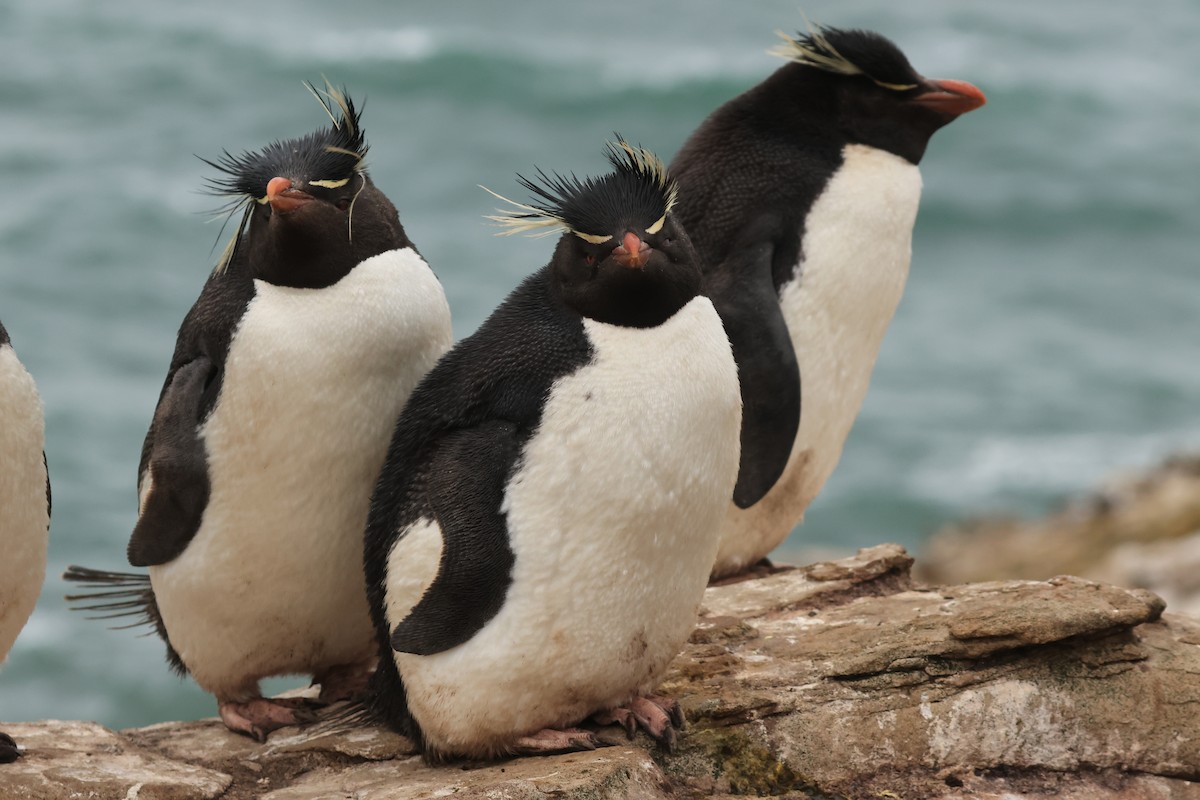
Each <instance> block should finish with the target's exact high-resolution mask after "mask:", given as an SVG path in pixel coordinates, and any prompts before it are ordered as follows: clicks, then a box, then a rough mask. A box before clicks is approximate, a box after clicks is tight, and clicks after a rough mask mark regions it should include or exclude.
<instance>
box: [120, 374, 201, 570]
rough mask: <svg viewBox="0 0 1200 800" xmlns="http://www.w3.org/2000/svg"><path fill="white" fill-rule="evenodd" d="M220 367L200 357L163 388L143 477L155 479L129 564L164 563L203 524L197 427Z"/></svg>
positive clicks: (132, 541) (132, 543) (133, 540)
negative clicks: (201, 522)
mask: <svg viewBox="0 0 1200 800" xmlns="http://www.w3.org/2000/svg"><path fill="white" fill-rule="evenodd" d="M217 377H218V375H217V368H216V366H215V365H214V364H213V362H212V361H211V360H210V359H208V358H207V357H205V356H198V357H197V358H196V359H194V360H193V361H190V362H188V363H186V364H184V365H182V366H180V367H179V368H178V369H177V370H175V372H174V374H173V375H172V377H171V380H170V382H169V383H168V385H167V388H166V389H165V390H164V391H163V394H162V397H161V399H160V400H159V402H158V408H157V409H156V410H155V412H154V421H153V422H152V423H151V426H150V435H149V436H148V437H147V452H146V456H145V458H144V461H145V465H144V468H143V473H142V480H143V481H145V480H147V479H149V480H151V481H152V483H151V486H150V491H149V493H148V495H147V496H146V498H145V502H144V503H143V505H142V510H141V514H140V515H139V516H138V521H137V525H136V527H134V529H133V536H132V537H130V539H129V549H128V556H129V563H130V564H132V565H133V566H135V567H148V566H153V565H157V564H165V563H167V562H168V561H171V560H172V559H174V558H176V557H177V556H178V555H179V554H180V553H182V552H183V551H184V549H185V548H186V547H187V545H188V542H190V541H191V540H192V537H193V536H195V535H196V531H197V530H199V528H200V521H201V519H202V518H203V516H204V508H205V506H206V505H207V504H208V493H209V480H208V464H207V459H206V457H205V452H204V442H203V441H201V439H200V436H199V428H200V425H201V423H202V422H203V420H204V417H205V415H206V414H207V411H208V410H209V409H210V408H211V407H212V402H213V398H212V389H213V387H214V386H217V385H219V383H220V382H219V381H218V380H217Z"/></svg>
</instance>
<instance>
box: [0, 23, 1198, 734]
mask: <svg viewBox="0 0 1200 800" xmlns="http://www.w3.org/2000/svg"><path fill="white" fill-rule="evenodd" d="M804 11H805V12H806V13H807V14H808V15H809V16H810V17H811V18H813V19H815V20H817V21H820V22H823V23H826V24H834V25H839V26H844V27H851V26H861V27H868V28H872V29H876V30H878V31H880V32H883V33H885V34H886V35H888V36H890V37H892V38H893V39H894V40H895V41H896V42H897V43H898V44H899V45H900V46H901V47H902V48H903V49H904V50H905V52H906V53H907V54H908V55H909V57H910V59H911V60H912V62H913V64H914V65H915V66H916V68H917V69H918V70H919V71H921V72H923V73H924V74H926V75H928V76H930V77H942V78H958V79H963V80H968V81H971V82H973V83H976V84H977V85H978V86H980V87H981V88H982V89H983V90H984V91H985V92H986V93H987V96H988V99H989V103H988V105H987V106H986V107H984V108H983V109H981V110H980V111H977V112H974V113H972V114H970V115H968V116H966V117H963V118H961V119H960V120H959V121H957V122H955V123H954V124H952V125H951V126H949V127H948V128H946V129H944V130H943V131H941V132H940V133H938V134H937V135H936V136H935V137H934V140H933V142H932V145H931V146H930V148H929V151H928V153H927V155H926V157H925V161H924V164H923V165H922V172H923V174H924V179H925V195H924V200H923V204H922V208H921V212H920V216H919V219H918V221H917V228H916V233H915V237H914V248H913V250H914V252H913V265H912V272H911V277H910V279H909V284H908V289H907V293H906V296H905V299H904V301H903V303H902V304H901V307H900V310H899V313H898V314H897V316H896V319H895V322H894V324H893V325H892V328H891V331H890V333H889V334H888V337H887V340H886V342H885V345H884V347H883V352H882V354H881V356H880V359H879V365H878V368H877V369H876V371H875V377H874V381H873V384H872V388H871V393H870V395H869V397H868V399H867V403H866V407H865V409H864V411H863V414H862V416H861V418H860V419H859V421H858V424H857V426H856V427H855V429H854V431H853V433H852V435H851V436H850V440H849V442H848V443H847V446H846V450H845V454H844V457H843V459H842V464H841V467H840V468H839V470H838V471H837V472H836V473H835V474H834V476H833V478H832V480H831V481H830V482H829V484H828V486H827V488H826V490H825V492H824V494H823V495H822V496H821V497H820V498H819V499H818V500H817V502H816V503H815V504H814V505H813V507H812V509H811V511H810V512H809V514H808V519H807V521H806V523H805V524H804V525H803V527H802V528H800V529H799V530H798V532H797V533H795V534H794V535H793V536H792V538H791V540H790V541H789V542H788V543H787V545H785V547H784V548H783V551H782V552H781V556H782V557H783V558H784V559H785V560H786V558H787V556H788V554H789V553H792V554H797V555H798V554H799V553H800V550H801V548H804V547H808V546H817V547H823V548H828V549H830V550H832V551H834V552H850V551H852V550H853V549H854V548H856V547H858V546H863V545H869V544H874V543H878V542H880V541H895V542H900V543H902V544H904V545H906V546H908V547H910V548H912V549H915V550H919V548H920V544H921V541H922V539H923V537H925V536H926V535H928V534H929V533H930V532H931V531H933V530H934V529H936V528H937V527H938V526H939V525H942V524H944V523H945V522H948V521H952V520H955V519H958V518H961V517H963V516H966V515H970V514H975V513H979V512H985V511H996V510H1002V511H1012V512H1017V513H1024V514H1033V513H1037V512H1040V511H1042V510H1045V509H1046V508H1048V507H1049V506H1050V505H1052V504H1054V503H1056V502H1057V501H1058V500H1059V499H1060V498H1062V497H1063V496H1064V495H1066V494H1068V493H1071V492H1075V491H1079V490H1081V489H1084V488H1086V487H1088V486H1089V485H1091V484H1093V483H1094V482H1095V481H1096V480H1097V479H1099V478H1100V477H1102V476H1104V475H1106V474H1108V473H1110V472H1112V471H1114V470H1118V469H1122V468H1126V467H1135V466H1139V465H1144V464H1148V463H1150V462H1152V461H1154V460H1155V459H1157V458H1158V457H1160V456H1162V455H1164V454H1166V453H1168V452H1170V451H1173V450H1176V449H1180V448H1185V447H1195V446H1198V445H1200V405H1198V403H1197V398H1200V322H1198V320H1200V314H1198V312H1197V306H1198V304H1200V294H1198V292H1197V287H1198V277H1197V262H1198V260H1200V259H1198V258H1197V255H1196V253H1197V247H1198V245H1200V239H1198V237H1197V232H1198V230H1200V224H1198V219H1200V211H1198V209H1200V169H1198V168H1200V91H1198V90H1197V88H1196V86H1197V83H1196V81H1197V80H1198V79H1200V48H1197V47H1196V46H1195V42H1196V41H1200V7H1198V6H1197V5H1196V4H1195V2H1194V1H1193V0H1156V1H1155V2H1154V3H1153V4H1151V5H1150V6H1147V5H1144V4H1130V3H1126V4H1110V5H1105V6H1104V8H1103V11H1102V12H1101V10H1100V9H1099V7H1097V6H1096V5H1095V4H1094V3H1092V2H1087V1H1086V0H1059V1H1058V2H1055V3H1043V2H1032V1H1031V0H1016V2H1012V3H983V2H977V1H976V0H971V1H970V2H963V1H962V0H921V2H917V3H894V2H885V1H884V0H864V1H863V2H855V3H835V2H833V0H808V1H807V2H805V3H804ZM1151 12H1152V13H1151ZM802 24H803V22H802V19H801V16H800V9H799V6H798V4H797V3H796V2H794V0H786V1H785V0H756V1H755V2H752V3H751V2H746V3H731V2H728V1H727V0H726V1H724V2H722V1H721V0H689V2H686V3H684V2H678V3H643V2H637V1H636V0H610V1H609V2H605V3H581V4H574V3H570V4H568V3H561V2H553V0H534V1H529V0H526V1H525V2H521V3H495V2H489V1H488V0H471V1H470V2H455V3H440V4H434V3H423V4H416V3H393V2H386V1H385V0H371V1H370V2H356V3H327V2H320V1H319V0H292V2H288V3H279V2H259V3H244V2H232V1H231V0H215V1H214V2H207V3H193V4H182V3H162V2H158V1H157V0H122V2H114V3H95V2H88V0H8V2H6V3H4V4H3V5H0V64H2V68H0V185H2V186H3V190H2V191H0V318H2V319H3V321H4V323H5V325H7V327H8V329H9V331H10V333H11V335H12V337H13V340H14V343H15V345H16V346H17V349H18V352H19V353H20V355H21V357H22V359H23V360H24V362H25V363H26V365H27V366H28V368H29V369H30V371H31V372H32V373H33V374H34V376H35V377H36V379H37V381H38V384H39V386H40V389H41V392H42V396H43V398H44V400H45V404H46V414H47V428H48V438H49V441H48V451H49V460H50V468H51V474H52V478H53V481H54V498H55V505H54V520H53V529H52V541H51V553H50V567H49V571H48V572H49V576H48V580H47V582H46V586H45V590H44V593H43V596H42V599H41V603H40V605H39V606H38V609H37V611H36V612H35V614H34V616H33V618H32V620H31V622H30V624H29V626H28V627H27V628H26V630H25V632H24V634H23V635H22V637H21V638H20V639H19V640H18V641H17V645H16V647H15V649H14V651H13V653H12V655H11V658H10V660H9V663H8V664H7V665H6V667H5V668H4V670H3V673H2V674H0V718H2V719H8V720H24V719H38V718H82V719H93V720H97V721H99V722H101V723H103V724H105V725H108V726H116V727H122V726H132V725H140V724H148V723H151V722H155V721H160V720H167V719H188V718H195V717H200V716H208V715H211V714H213V713H214V711H215V705H214V703H213V701H212V700H211V698H209V697H208V696H207V695H205V694H204V693H202V692H201V691H200V690H199V689H197V688H196V687H195V686H194V685H193V684H192V683H190V682H189V681H181V680H179V679H178V678H176V677H174V676H172V675H170V674H169V673H168V672H167V669H166V667H165V665H164V663H163V649H162V646H161V644H160V643H159V641H158V640H157V639H155V638H152V637H151V638H137V637H136V636H135V635H133V634H132V633H131V632H129V631H109V630H106V629H105V628H104V626H103V625H102V624H100V623H96V622H89V621H87V620H85V619H84V618H83V617H82V616H81V615H78V614H70V613H68V612H67V611H66V609H65V606H64V603H63V601H62V595H63V594H64V592H65V591H67V587H66V586H65V585H64V584H63V582H62V581H61V580H60V579H59V577H58V576H59V574H60V573H61V571H62V569H63V567H65V566H66V565H67V564H68V563H78V564H85V565H89V566H96V567H108V568H123V567H124V566H125V561H124V548H125V542H126V541H127V538H128V534H129V532H130V530H131V528H132V525H133V521H134V512H135V497H134V481H135V474H136V468H137V459H138V455H139V448H140V446H141V441H142V436H143V434H144V432H145V429H146V426H147V424H148V422H149V420H150V416H151V413H152V411H153V406H154V403H155V400H156V398H157V395H158V391H159V388H160V386H161V382H162V378H163V375H164V374H165V370H166V366H167V363H168V360H169V358H170V354H171V350H172V346H173V342H174V334H175V330H176V328H177V327H178V325H179V322H180V321H181V320H182V318H183V315H184V313H185V312H186V311H187V309H188V308H189V306H190V305H191V304H192V302H193V301H194V299H195V297H196V295H197V293H198V292H199V289H200V286H201V284H202V283H203V281H204V279H205V277H206V275H207V273H208V271H209V269H210V268H211V266H212V263H213V260H214V258H215V257H216V252H213V251H212V250H211V248H212V246H213V243H214V241H216V239H217V232H218V228H219V227H220V224H219V223H215V224H206V219H207V217H206V212H207V211H209V210H211V209H213V208H214V207H215V206H217V205H218V204H219V202H218V201H217V200H216V199H215V198H213V197H210V196H206V195H204V194H202V193H201V192H200V189H201V187H202V185H203V179H204V177H205V176H207V175H211V174H212V171H211V170H210V169H209V168H207V167H206V166H205V165H204V164H202V163H201V162H200V161H199V160H198V159H197V158H196V157H195V156H196V155H200V156H205V157H209V158H212V157H214V156H216V155H218V154H219V153H220V152H221V150H222V149H223V148H227V149H229V150H231V151H235V152H236V151H239V150H243V149H247V148H257V147H260V146H262V145H264V144H266V143H267V142H268V141H270V140H272V139H275V138H279V137H290V136H296V135H300V134H303V133H306V132H307V131H309V130H311V129H313V128H315V127H317V126H318V125H321V124H323V123H324V117H323V114H322V112H321V111H320V109H319V108H318V106H317V105H316V103H315V102H314V101H313V100H312V99H311V98H310V97H309V96H308V95H307V93H306V92H305V90H304V89H303V88H302V86H301V82H302V81H304V80H313V81H320V79H321V76H322V75H325V76H328V77H329V78H330V79H331V80H332V81H334V82H335V83H344V84H345V85H346V86H347V87H349V89H350V90H351V93H352V95H353V96H355V97H356V98H361V97H363V96H365V97H366V99H367V102H366V112H365V117H364V123H365V124H364V127H365V129H366V132H367V136H368V139H369V141H370V142H371V145H372V149H371V153H370V157H369V167H370V171H371V174H372V176H373V177H374V179H375V182H376V183H377V184H378V185H379V186H380V188H382V189H383V191H385V192H386V193H388V194H389V196H390V197H391V198H392V200H393V201H394V202H395V204H396V206H397V207H398V208H399V210H400V215H401V218H402V220H403V222H404V224H405V226H406V227H407V229H408V232H409V234H410V236H411V237H412V238H413V240H414V241H415V242H416V243H417V245H418V247H419V248H420V249H421V251H422V252H423V254H424V255H425V256H426V258H427V259H428V260H429V262H430V263H431V264H432V266H433V267H434V269H435V271H437V272H438V274H439V276H440V278H441V279H442V281H443V283H444V285H445V287H446V292H447V294H448V296H449V298H450V303H451V307H452V309H453V312H454V317H455V330H456V333H457V335H458V336H463V335H465V334H468V333H470V332H471V331H473V330H474V329H475V328H476V326H477V325H478V324H479V322H480V321H481V320H482V319H483V318H484V317H485V316H486V315H487V314H488V312H489V311H490V310H491V309H492V308H493V307H494V306H495V304H496V303H497V302H498V301H499V300H500V299H501V298H502V297H503V296H504V295H505V293H506V292H507V291H508V290H509V289H510V288H511V287H513V286H514V285H515V284H516V283H517V281H518V280H519V279H520V278H521V277H522V276H524V275H525V274H526V273H528V272H530V271H532V270H533V269H535V268H537V267H539V266H541V265H542V264H544V263H545V262H546V260H548V256H549V251H550V247H551V246H550V244H549V242H548V240H529V239H521V238H508V239H497V238H494V237H493V235H492V230H491V229H489V227H488V226H487V224H486V223H485V221H484V220H483V219H482V215H483V214H485V213H488V212H489V211H490V210H491V209H492V208H493V206H494V202H493V201H492V199H491V198H490V197H489V196H487V195H486V194H485V193H484V192H482V191H481V190H480V189H478V188H477V184H481V183H482V184H485V185H487V186H489V187H491V188H493V189H496V190H497V191H500V192H502V193H506V194H510V195H520V189H519V188H517V187H516V185H515V181H514V178H513V174H514V173H515V172H516V171H518V170H520V171H526V172H527V171H529V170H531V169H532V168H533V166H534V165H538V166H542V167H546V168H551V169H557V170H563V171H569V170H574V171H576V172H579V173H581V174H583V173H595V172H597V171H600V170H603V169H604V163H603V160H602V156H601V146H602V142H603V141H604V139H605V138H607V137H608V136H609V135H610V133H611V132H612V131H619V132H621V133H622V134H624V135H626V136H627V137H629V138H631V139H632V140H634V141H637V142H640V143H641V144H643V145H646V146H648V147H651V148H653V149H654V150H656V151H657V152H658V153H659V154H660V155H662V156H663V157H664V159H669V158H670V157H671V156H672V155H673V154H674V152H675V150H676V149H677V148H678V146H679V145H680V144H681V143H682V142H683V140H684V138H685V137H686V136H687V134H688V133H689V132H690V131H691V130H692V129H693V128H694V127H695V126H696V125H697V124H699V122H700V121H701V120H702V119H703V118H704V117H705V116H706V114H707V113H708V112H709V111H710V110H712V109H713V108H715V107H716V106H717V105H718V104H720V103H722V102H723V101H725V100H726V99H728V98H730V97H732V96H734V95H735V94H737V93H739V92H741V91H742V90H744V89H746V88H748V87H749V86H751V85H753V84H754V83H756V82H758V81H759V80H761V79H762V78H763V77H765V76H766V75H767V74H768V73H769V72H770V71H772V70H773V69H775V68H776V66H777V65H778V62H777V61H776V60H774V59H772V58H771V57H769V56H767V55H766V54H765V51H766V50H767V49H768V48H770V47H771V46H773V44H774V43H775V41H776V40H775V37H774V31H775V30H776V29H786V30H789V31H792V30H795V29H797V28H798V27H800V26H802ZM219 249H220V248H219V247H218V251H219ZM0 513H2V510H0ZM0 557H3V554H2V553H0ZM295 683H296V681H286V680H281V681H271V682H270V683H269V685H268V689H273V690H274V689H280V688H284V687H286V686H290V685H294V684H295Z"/></svg>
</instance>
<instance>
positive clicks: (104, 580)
mask: <svg viewBox="0 0 1200 800" xmlns="http://www.w3.org/2000/svg"><path fill="white" fill-rule="evenodd" d="M63 580H65V581H69V582H71V583H81V584H84V585H85V586H87V587H88V588H92V589H95V590H96V591H89V592H84V593H82V594H69V595H67V596H66V601H67V602H68V603H69V604H70V605H71V610H72V611H88V612H93V613H91V614H90V615H89V616H88V619H115V620H120V619H124V618H132V620H131V621H129V622H127V623H125V624H123V625H113V626H111V627H112V629H113V630H127V629H130V628H140V627H143V626H148V627H150V629H151V630H149V631H147V632H146V633H145V634H143V635H145V636H149V635H150V634H151V633H156V634H158V636H159V638H161V639H162V640H163V641H164V642H166V644H167V661H168V663H170V665H171V669H173V670H175V671H176V672H178V673H179V674H180V675H186V674H187V667H186V666H184V663H183V661H182V660H181V659H180V658H179V654H178V653H176V652H175V648H173V647H171V640H170V639H169V638H168V637H167V627H166V625H164V624H163V619H162V614H160V613H159V611H158V601H157V599H156V598H155V597H154V588H153V587H152V586H151V585H150V576H149V575H145V574H142V573H138V572H105V571H104V570H99V569H89V568H88V567H77V566H74V565H72V566H69V567H67V571H66V572H64V573H63Z"/></svg>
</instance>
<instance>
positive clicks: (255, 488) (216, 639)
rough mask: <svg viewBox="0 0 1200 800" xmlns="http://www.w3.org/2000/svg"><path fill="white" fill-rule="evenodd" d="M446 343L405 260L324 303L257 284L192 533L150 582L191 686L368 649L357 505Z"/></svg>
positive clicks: (437, 303) (210, 429)
mask: <svg viewBox="0 0 1200 800" xmlns="http://www.w3.org/2000/svg"><path fill="white" fill-rule="evenodd" d="M451 340H452V334H451V330H450V314H449V309H448V307H447V305H446V300H445V297H444V295H443V293H442V289H441V286H440V284H438V282H437V280H436V278H435V277H434V276H433V273H432V272H431V271H430V270H429V269H428V267H427V266H426V265H425V263H424V261H423V260H421V259H420V257H419V256H417V255H416V253H415V252H413V251H412V250H402V251H392V252H389V253H384V254H381V255H379V256H375V257H374V258H372V259H369V260H367V261H365V262H363V263H362V264H360V265H358V266H357V267H355V269H354V270H353V271H352V272H351V273H350V274H349V275H347V276H346V277H345V278H343V279H342V281H340V282H339V283H337V284H335V285H333V286H331V287H328V288H324V289H291V288H286V287H277V286H273V285H270V284H265V283H263V282H261V281H259V282H256V296H255V297H254V299H253V300H252V301H251V303H250V305H249V307H248V308H247V310H246V314H245V315H244V317H243V319H242V322H241V324H240V325H239V327H238V329H237V331H236V332H235V335H234V337H233V341H232V343H231V345H230V350H229V354H228V357H227V360H226V366H225V374H224V382H223V384H222V389H221V394H220V396H219V398H218V401H217V404H216V407H215V408H214V410H213V412H212V414H211V415H210V416H209V418H208V420H207V421H206V423H205V424H204V426H203V428H202V436H203V439H204V442H205V447H206V452H207V456H208V466H209V477H210V481H211V493H210V497H209V503H208V506H207V508H206V510H205V514H204V519H203V522H202V524H201V527H200V530H199V531H198V532H197V534H196V536H195V538H194V539H193V541H192V542H191V543H190V544H189V545H188V548H187V549H186V550H185V551H184V553H183V554H181V555H180V556H179V557H178V558H177V559H175V561H173V562H171V563H170V564H167V565H164V566H162V567H157V568H152V569H151V578H152V580H153V581H154V588H155V593H156V595H157V597H158V599H159V605H160V608H161V610H162V613H163V617H164V620H165V621H166V625H167V629H168V633H169V635H170V639H171V643H172V645H173V646H174V647H175V648H176V650H177V651H178V652H179V653H180V656H181V657H182V658H183V660H184V663H186V664H187V665H188V668H189V669H190V670H191V671H192V673H193V675H194V676H195V677H196V679H197V681H198V682H200V683H201V685H202V686H204V685H205V681H206V680H207V681H209V683H210V685H215V684H218V683H221V682H223V681H224V680H226V678H228V677H229V676H227V675H225V674H223V673H224V672H226V671H227V670H228V669H229V668H230V667H229V665H231V664H234V663H237V664H238V667H237V669H239V670H241V671H243V672H250V673H253V672H258V673H261V675H266V674H275V673H278V672H282V671H299V672H305V671H312V669H313V668H315V667H317V666H320V665H326V666H328V665H336V664H339V663H346V662H347V661H351V660H354V659H355V658H358V657H361V655H360V654H361V653H362V651H363V649H364V647H366V649H368V650H369V649H370V644H369V643H370V640H371V636H372V634H371V630H370V627H371V626H370V623H369V619H368V611H367V605H366V597H365V590H364V586H363V577H362V531H363V528H364V527H365V524H366V515H367V507H368V502H369V499H370V493H371V490H372V488H373V486H374V483H375V479H376V477H377V475H378V472H379V469H380V467H381V466H382V464H383V458H384V455H385V454H386V450H387V445H388V442H389V440H390V436H391V430H392V427H393V425H394V424H395V420H396V418H397V417H398V416H399V413H400V410H401V408H402V406H403V403H404V401H405V400H406V399H407V398H408V395H409V394H410V393H411V392H412V390H413V388H414V387H415V386H416V384H417V382H418V381H419V380H420V378H421V377H422V376H423V375H424V374H425V372H427V371H428V370H429V368H430V367H432V366H433V364H434V362H435V361H436V360H437V358H438V357H440V356H441V355H442V353H444V352H445V351H446V350H447V349H448V348H449V346H450V344H451ZM202 597H203V598H206V599H205V600H204V601H203V602H200V598H202ZM214 598H215V599H214ZM282 661H287V662H289V663H287V664H281V663H279V662H282ZM247 662H256V663H253V664H252V665H251V666H250V667H246V666H245V665H246V663H247ZM255 677H259V676H258V675H256V676H255ZM206 688H210V690H211V687H210V686H206Z"/></svg>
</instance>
